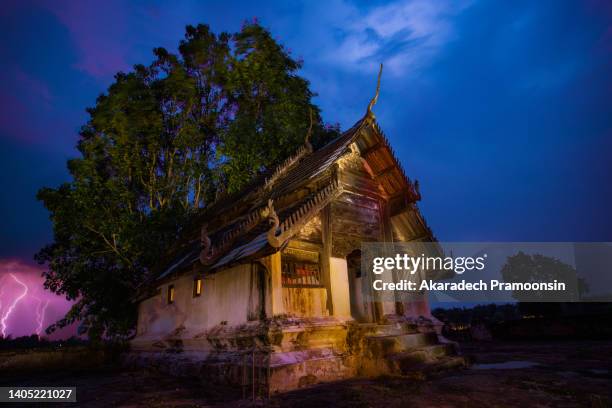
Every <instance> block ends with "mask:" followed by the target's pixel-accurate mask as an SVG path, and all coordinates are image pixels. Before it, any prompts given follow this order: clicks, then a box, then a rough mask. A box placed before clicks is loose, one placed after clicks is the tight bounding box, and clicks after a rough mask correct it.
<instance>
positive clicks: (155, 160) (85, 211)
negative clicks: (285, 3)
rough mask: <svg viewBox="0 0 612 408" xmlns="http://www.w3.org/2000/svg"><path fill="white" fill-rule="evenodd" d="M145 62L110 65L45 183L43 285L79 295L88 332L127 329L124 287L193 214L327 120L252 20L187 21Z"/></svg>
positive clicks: (138, 280)
mask: <svg viewBox="0 0 612 408" xmlns="http://www.w3.org/2000/svg"><path fill="white" fill-rule="evenodd" d="M154 55H155V59H154V61H153V63H151V64H150V65H149V66H144V65H136V66H135V67H134V70H133V71H132V72H129V73H121V72H120V73H118V74H117V75H116V76H115V82H114V83H113V84H112V85H111V86H110V87H109V88H108V92H107V93H106V94H104V95H101V96H100V97H99V98H98V99H97V101H96V105H95V107H93V108H90V109H88V110H87V111H88V113H89V120H88V122H87V124H86V125H85V126H83V127H82V129H81V131H80V139H79V141H78V145H77V148H78V151H79V153H80V157H78V158H75V159H72V160H69V161H68V169H69V171H70V174H71V176H72V180H71V181H70V182H67V183H65V184H62V185H61V186H59V187H58V188H43V189H41V190H40V191H39V192H38V199H39V200H41V201H42V202H43V203H44V205H45V207H46V208H47V209H48V210H49V211H50V213H51V220H52V222H53V231H54V240H53V243H51V244H49V245H47V246H45V247H44V248H42V249H41V250H40V251H39V252H38V253H37V255H36V259H37V261H38V262H39V263H41V264H45V265H47V268H48V269H47V271H46V272H45V273H44V276H45V279H46V280H45V286H46V287H47V288H48V289H50V290H51V291H53V292H55V293H58V294H63V295H65V296H66V297H67V298H68V299H72V300H76V303H75V305H74V306H73V307H72V308H71V309H70V311H69V312H68V313H67V315H66V316H65V318H64V319H62V320H60V321H59V322H57V323H56V324H55V325H53V326H51V327H50V328H49V331H52V330H54V329H55V328H57V327H63V326H65V325H67V324H70V323H72V322H74V321H76V320H80V321H81V327H82V328H83V330H84V331H86V332H87V333H88V334H89V336H90V337H92V338H99V337H101V336H126V335H129V333H130V332H131V330H132V329H133V327H134V324H135V317H136V310H135V305H134V304H133V303H132V301H131V298H132V297H133V295H134V294H135V293H136V291H137V289H138V288H139V287H140V286H141V285H142V284H143V282H147V281H148V280H149V279H150V278H151V274H152V271H154V270H155V267H156V266H157V265H158V263H159V262H160V254H162V253H163V252H164V251H165V250H167V248H168V247H169V246H170V244H171V243H173V242H174V241H175V240H176V239H177V238H178V237H179V236H180V234H181V232H182V231H183V229H184V227H185V226H186V224H187V222H188V220H189V219H190V218H191V216H192V215H193V214H194V213H195V212H197V211H199V210H201V209H204V208H206V207H207V206H208V205H210V204H211V203H212V202H213V201H214V200H215V198H216V197H217V196H219V195H220V194H223V192H233V191H236V190H239V189H240V188H241V187H242V186H243V185H244V184H245V182H247V181H248V180H249V179H251V178H252V177H253V176H254V175H256V174H257V173H259V172H263V171H266V170H267V169H270V168H271V166H273V165H274V164H276V163H278V162H280V161H282V160H283V159H284V158H285V157H287V155H289V154H291V153H292V152H293V151H294V150H295V149H296V147H297V146H298V145H300V144H302V143H303V142H304V137H305V135H306V132H307V129H308V127H309V122H310V119H309V117H310V111H312V112H313V113H314V129H313V137H312V142H313V144H315V145H320V144H323V143H325V142H326V141H328V140H330V139H331V138H333V137H334V136H336V135H337V132H338V131H337V129H336V128H330V127H328V126H323V125H322V122H321V117H320V114H319V109H318V108H317V107H316V106H315V105H313V103H312V101H311V99H312V97H313V93H312V92H311V91H310V89H309V84H308V81H306V80H305V79H304V78H302V77H300V76H299V75H298V74H297V71H298V70H299V69H300V67H301V62H300V61H296V60H294V59H293V58H292V57H291V55H290V54H289V52H288V51H287V50H286V49H285V48H284V47H283V46H282V45H280V44H278V43H277V42H276V41H274V39H273V38H272V37H271V35H270V33H269V32H268V31H267V30H265V29H264V28H263V27H261V26H260V25H258V24H257V23H245V24H244V25H243V27H242V29H241V31H240V32H238V33H236V34H233V35H230V34H227V33H222V34H219V35H216V34H214V33H213V32H211V31H210V29H209V27H208V26H206V25H198V26H197V27H193V26H188V27H187V29H186V35H185V40H183V41H181V42H180V45H179V48H178V54H173V53H171V52H169V51H167V50H165V49H163V48H157V49H155V50H154Z"/></svg>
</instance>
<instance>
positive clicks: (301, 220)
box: [267, 178, 342, 248]
mask: <svg viewBox="0 0 612 408" xmlns="http://www.w3.org/2000/svg"><path fill="white" fill-rule="evenodd" d="M341 193H342V187H341V185H340V182H339V181H338V179H337V178H334V179H333V181H332V182H331V183H329V184H328V185H327V186H325V187H323V188H322V189H321V190H319V191H318V192H317V193H316V194H315V195H314V196H312V197H311V198H310V199H309V200H307V201H306V202H305V203H304V204H302V205H301V206H300V207H299V208H298V209H297V210H295V211H294V212H293V213H292V214H291V215H289V217H287V218H286V219H285V220H284V221H283V222H282V223H281V222H279V219H278V216H277V215H276V212H275V211H274V207H273V205H272V201H271V200H270V201H269V202H268V206H269V212H268V218H269V219H270V223H271V224H272V226H271V228H270V230H268V234H267V237H268V242H269V243H270V245H271V246H272V247H274V248H280V247H281V246H282V245H283V244H284V243H285V242H286V241H287V240H288V239H289V238H291V237H292V236H293V235H295V234H296V233H297V232H298V231H299V230H300V229H302V228H303V227H304V225H306V223H308V221H309V220H310V218H311V217H312V216H314V215H315V214H317V213H319V212H320V211H321V210H323V208H324V207H325V206H326V205H327V204H329V202H330V201H331V200H333V199H334V198H336V197H338V196H339V195H340V194H341Z"/></svg>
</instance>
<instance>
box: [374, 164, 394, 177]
mask: <svg viewBox="0 0 612 408" xmlns="http://www.w3.org/2000/svg"><path fill="white" fill-rule="evenodd" d="M396 167H397V166H396V165H395V164H392V165H391V166H389V167H387V168H385V169H383V170H382V171H380V172H379V173H378V174H376V175H375V176H374V178H375V179H377V180H378V179H379V178H380V177H382V176H384V175H385V174H387V173H390V172H392V171H393V170H394V169H395V168H396Z"/></svg>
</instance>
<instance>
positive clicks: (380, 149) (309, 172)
mask: <svg viewBox="0 0 612 408" xmlns="http://www.w3.org/2000/svg"><path fill="white" fill-rule="evenodd" d="M379 85H380V75H379ZM377 98H378V89H377V92H376V96H375V97H374V98H373V99H372V101H371V102H370V105H369V106H368V109H367V112H366V115H365V116H364V117H363V118H361V119H360V120H359V121H357V123H355V125H354V126H353V127H351V128H350V129H349V130H347V131H345V132H344V133H342V134H341V135H340V136H338V137H337V138H336V139H334V140H332V141H330V142H329V143H328V144H327V145H325V146H323V147H321V148H319V149H317V150H313V148H312V146H311V145H310V143H309V142H308V137H307V139H306V143H305V144H304V146H302V147H300V148H299V149H298V151H297V152H296V153H295V154H294V155H293V156H292V157H290V158H288V159H287V160H286V161H285V162H284V163H282V164H281V165H280V166H278V167H277V168H276V169H275V170H274V171H272V172H271V173H269V174H268V175H261V176H258V177H257V178H256V179H254V180H253V181H252V182H251V183H250V184H249V185H247V186H246V187H245V188H244V189H243V190H241V191H240V192H238V193H235V194H232V195H228V196H226V197H224V198H221V199H219V200H218V201H217V202H215V203H213V204H212V205H211V206H210V207H209V208H208V209H206V210H205V211H204V212H203V213H202V214H201V215H200V216H199V217H197V219H196V220H194V227H193V228H192V230H191V231H190V232H187V234H186V239H185V240H184V241H183V245H180V246H178V248H175V249H174V250H173V251H172V254H170V262H167V264H166V265H164V267H163V269H162V270H161V271H160V273H159V275H158V279H164V278H167V277H169V276H172V275H174V274H175V273H180V272H181V271H185V270H190V269H192V268H194V267H198V268H201V267H203V268H204V269H205V270H207V271H210V272H212V271H214V270H216V269H219V268H221V267H225V266H229V265H231V264H235V263H238V262H245V261H247V260H249V259H253V258H258V257H262V256H265V255H268V254H271V253H274V252H276V251H278V250H279V249H282V248H283V246H284V245H286V244H287V242H288V241H289V240H290V239H291V238H292V237H293V236H295V234H297V233H298V232H299V230H300V229H301V228H302V227H303V226H304V225H305V224H306V223H307V222H308V221H309V220H310V219H312V217H314V216H315V215H316V214H317V213H319V212H320V211H321V210H322V209H323V208H324V207H325V206H326V205H327V204H328V203H329V202H331V201H332V200H333V199H334V198H335V197H338V196H339V195H340V194H341V193H342V192H343V191H344V189H345V188H346V189H350V188H351V186H346V185H344V184H343V183H342V182H341V181H340V180H339V179H338V174H337V168H338V166H337V163H338V161H339V160H340V159H341V158H343V157H344V156H345V155H348V154H356V153H358V154H359V155H360V156H361V158H362V159H363V161H364V162H365V163H366V164H367V168H368V170H369V172H370V173H371V176H372V177H374V179H375V180H376V181H377V182H378V183H379V185H380V188H381V191H380V194H381V195H382V196H386V197H389V198H400V199H401V200H402V201H403V202H404V203H414V202H415V201H417V200H419V199H420V194H419V192H418V184H413V183H412V182H411V181H410V179H409V178H408V177H407V176H406V174H405V173H404V170H403V169H402V167H401V164H400V163H399V161H398V160H397V158H396V156H395V153H394V152H393V149H392V148H391V147H390V145H389V141H388V139H387V138H386V137H385V136H384V134H383V133H382V131H381V129H380V127H379V126H378V124H377V123H376V120H375V117H374V114H373V113H372V106H373V105H374V103H376V99H377ZM309 133H310V131H309ZM352 145H353V146H354V147H353V148H351V146H352ZM355 148H356V150H357V152H356V151H355Z"/></svg>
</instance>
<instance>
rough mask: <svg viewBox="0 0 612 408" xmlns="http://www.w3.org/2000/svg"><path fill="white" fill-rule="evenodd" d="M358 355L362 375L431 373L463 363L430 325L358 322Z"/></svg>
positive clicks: (451, 346) (417, 374)
mask: <svg viewBox="0 0 612 408" xmlns="http://www.w3.org/2000/svg"><path fill="white" fill-rule="evenodd" d="M359 326H360V327H359V328H355V330H358V331H361V333H360V335H361V338H362V339H361V341H360V344H358V345H356V346H357V348H358V350H354V351H357V352H358V353H359V355H360V356H361V358H360V359H359V361H360V364H359V368H358V373H359V374H360V375H363V376H375V375H381V374H388V375H412V376H425V377H427V376H430V375H433V374H436V373H440V372H443V371H447V370H451V369H456V368H460V367H465V366H466V360H465V358H464V357H462V356H460V355H458V353H457V347H456V345H455V344H454V343H451V342H441V341H440V338H441V336H439V335H438V334H437V333H436V331H435V329H434V328H433V327H432V326H431V325H427V324H425V325H421V324H412V323H404V322H402V323H389V324H378V325H359Z"/></svg>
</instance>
